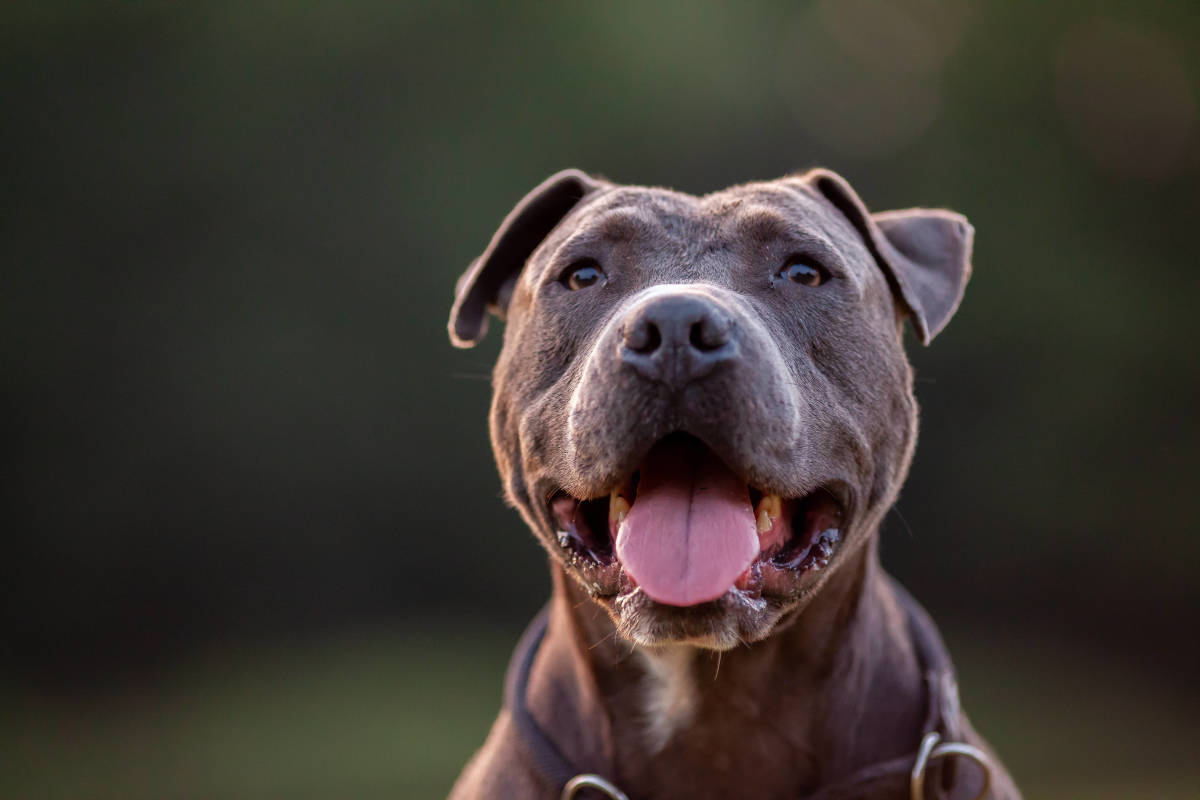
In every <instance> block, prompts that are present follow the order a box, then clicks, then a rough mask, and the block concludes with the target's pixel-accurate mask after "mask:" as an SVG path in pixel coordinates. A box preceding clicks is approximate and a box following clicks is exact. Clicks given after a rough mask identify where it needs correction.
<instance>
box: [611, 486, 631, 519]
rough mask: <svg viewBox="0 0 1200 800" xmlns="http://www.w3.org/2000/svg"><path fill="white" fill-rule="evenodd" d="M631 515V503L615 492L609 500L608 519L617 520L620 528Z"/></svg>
mask: <svg viewBox="0 0 1200 800" xmlns="http://www.w3.org/2000/svg"><path fill="white" fill-rule="evenodd" d="M628 515H629V502H628V501H627V500H626V499H625V498H624V497H621V495H619V494H617V493H616V492H613V493H612V494H611V495H609V498H608V518H609V519H610V520H614V519H615V520H616V521H617V525H618V526H620V525H621V523H622V522H624V521H625V517H626V516H628Z"/></svg>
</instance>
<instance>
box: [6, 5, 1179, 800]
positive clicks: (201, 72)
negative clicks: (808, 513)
mask: <svg viewBox="0 0 1200 800" xmlns="http://www.w3.org/2000/svg"><path fill="white" fill-rule="evenodd" d="M0 65H2V67H0V90H2V93H0V97H3V109H4V117H5V122H4V124H3V125H2V126H0V163H2V165H3V172H2V174H3V180H2V181H0V258H2V263H3V265H4V266H3V270H2V271H0V358H2V359H3V362H2V365H3V374H4V392H3V395H2V396H0V400H2V402H3V404H4V412H5V413H4V414H3V415H0V425H2V426H3V428H2V435H3V439H2V442H3V449H2V452H3V461H2V462H0V468H2V470H3V472H2V474H3V480H2V481H0V493H2V494H3V500H4V511H5V518H6V522H5V524H4V528H5V529H6V533H5V536H4V549H3V555H2V556H0V624H2V626H3V627H2V629H0V631H2V635H0V796H4V797H13V798H51V797H53V798H58V797H61V798H80V797H120V798H161V797H246V798H250V797H275V796H278V797H284V796H286V797H330V796H361V797H436V796H440V795H443V794H444V793H445V792H446V790H447V789H448V788H449V786H450V783H451V781H452V780H453V778H454V776H455V775H456V773H457V770H458V768H459V767H460V766H461V764H462V763H463V762H464V761H465V760H466V758H467V757H468V755H469V754H470V753H471V752H472V750H473V749H474V748H475V747H477V746H478V745H479V744H480V743H481V742H482V739H483V736H484V733H485V731H486V729H487V726H488V723H489V721H490V720H491V718H492V717H493V715H494V714H495V712H496V710H497V708H498V705H499V700H500V683H501V673H502V670H503V665H504V663H505V660H506V658H507V655H508V651H509V649H510V647H511V646H512V644H513V642H514V641H515V638H516V636H517V635H518V633H519V631H520V629H521V628H522V627H523V625H524V622H525V621H526V620H527V619H528V618H529V616H531V615H532V613H533V612H534V611H535V610H536V608H537V607H538V606H539V604H540V603H541V602H542V600H543V598H544V597H545V595H546V593H547V591H548V580H547V577H546V568H545V563H544V558H543V555H542V553H541V551H540V550H539V549H538V547H537V545H536V544H535V543H534V542H533V539H532V537H531V536H530V535H529V533H528V532H527V531H526V530H525V529H524V528H523V525H522V524H521V522H520V520H519V519H518V518H517V516H516V515H515V514H514V513H512V512H510V511H508V510H507V509H505V508H504V506H503V503H502V502H501V500H500V498H499V482H498V480H497V479H496V477H495V474H494V469H493V466H492V462H491V455H490V451H489V448H488V445H487V441H486V423H485V416H486V409H487V404H488V393H489V386H488V380H487V377H488V373H489V370H490V365H491V362H492V360H493V358H494V356H495V353H496V351H497V346H498V339H499V338H500V337H498V336H496V335H493V336H492V337H491V338H489V340H487V341H486V342H485V343H484V345H483V346H481V347H480V348H478V349H476V350H474V351H467V352H459V351H454V350H452V349H451V347H450V345H449V344H448V342H447V340H446V336H445V332H444V324H445V316H446V313H447V310H448V307H449V302H450V299H451V291H452V287H453V285H454V280H455V278H456V277H457V276H458V274H459V272H460V271H461V270H462V269H464V268H465V266H466V265H467V263H468V262H469V261H470V259H471V258H473V257H474V256H475V255H477V254H478V252H479V251H480V250H482V248H483V246H484V245H485V244H486V242H487V240H488V238H489V236H490V235H491V233H492V231H493V230H494V228H495V226H496V224H497V223H498V222H499V220H500V219H501V218H502V217H503V216H504V214H505V213H506V212H507V210H508V209H509V208H510V207H511V206H512V204H513V203H514V202H516V200H517V199H519V197H520V196H521V195H522V194H523V193H524V192H525V191H526V190H527V189H529V188H530V187H532V186H533V185H535V184H536V183H537V182H538V181H540V180H541V179H542V178H543V177H545V176H546V175H548V174H550V173H552V172H554V171H555V170H558V169H560V168H563V167H566V166H577V167H581V168H584V169H587V170H591V171H595V172H597V173H601V174H604V175H606V176H608V177H610V178H612V179H614V180H618V181H623V182H631V183H648V184H662V185H669V186H673V187H675V188H678V189H682V190H686V191H692V192H706V191H711V190H715V189H719V188H722V187H724V186H726V185H729V184H731V183H734V182H740V181H744V180H749V179H757V178H771V177H775V176H778V175H781V174H783V173H786V172H789V171H793V170H798V169H802V168H805V167H809V166H815V165H823V166H829V167H832V168H834V169H836V170H838V171H840V172H842V174H844V175H845V176H846V177H847V178H849V179H850V180H851V182H852V183H853V184H854V185H855V187H856V188H857V189H858V191H859V193H860V194H861V195H862V196H863V198H864V199H865V200H866V202H867V203H868V204H870V205H871V206H872V207H873V208H875V209H877V210H883V209H887V208H897V207H904V206H909V205H934V206H947V207H950V208H954V209H956V210H959V211H962V212H964V213H966V214H967V215H968V216H969V217H970V219H971V220H972V222H973V223H974V225H975V227H976V229H977V231H978V235H977V241H976V255H975V277H974V278H973V280H972V283H971V285H970V287H969V288H968V292H967V297H966V300H965V302H964V304H963V306H962V309H961V311H960V312H959V315H958V317H957V318H956V319H955V320H954V321H953V322H952V324H951V325H950V326H949V328H948V329H947V331H946V332H945V333H944V334H942V336H941V337H940V338H939V339H938V340H937V341H936V342H935V343H934V344H933V346H932V347H930V348H928V349H922V348H920V347H919V346H917V345H916V344H915V343H912V344H911V346H910V351H911V353H912V357H913V359H914V361H915V363H916V366H917V375H918V377H917V381H918V383H917V393H918V396H919V399H920V401H921V404H922V408H923V432H922V438H921V443H920V445H919V447H918V452H917V458H916V462H915V465H914V468H913V472H912V476H911V478H910V480H909V483H908V485H907V488H906V490H905V492H904V494H903V496H902V498H901V500H900V503H899V507H898V510H897V511H896V512H895V513H894V514H892V515H890V516H889V520H888V522H887V525H886V528H885V530H884V532H883V557H884V561H885V564H886V565H887V566H888V568H889V569H890V570H892V571H893V572H894V573H895V574H897V575H898V576H899V577H900V579H901V580H902V581H903V582H904V583H905V584H907V585H908V586H909V587H910V588H911V589H912V590H913V591H914V593H915V594H916V595H917V596H918V597H920V598H921V599H922V600H923V601H924V602H925V603H926V605H927V606H928V607H929V608H930V610H931V611H932V612H933V614H934V616H935V617H936V618H937V619H938V620H939V621H940V623H941V625H942V627H943V630H944V632H945V635H946V638H947V639H948V640H949V642H950V644H951V648H952V651H953V652H954V654H955V656H956V658H957V660H958V662H959V666H960V671H961V673H962V674H961V680H962V684H963V692H964V696H965V702H966V705H967V708H968V709H969V710H970V711H971V713H972V716H973V718H974V720H975V722H976V723H977V725H978V727H980V729H981V730H982V731H984V733H985V734H987V735H988V736H989V737H990V738H991V739H992V741H993V743H994V744H995V745H996V747H997V748H998V749H999V751H1000V752H1001V754H1002V755H1003V756H1005V758H1006V760H1007V761H1008V763H1009V766H1010V767H1011V769H1012V771H1013V773H1014V774H1015V775H1016V777H1017V779H1018V781H1019V782H1021V783H1022V784H1023V785H1024V787H1025V789H1026V792H1027V796H1029V797H1079V798H1106V797H1133V798H1150V797H1153V798H1166V797H1189V798H1195V797H1198V796H1200V763H1198V762H1197V758H1196V754H1197V753H1198V752H1200V727H1198V722H1197V720H1200V690H1198V689H1197V686H1196V681H1195V678H1196V675H1197V674H1198V671H1200V646H1198V645H1197V637H1196V634H1195V631H1194V627H1195V624H1196V620H1197V618H1198V616H1200V615H1198V612H1200V593H1198V591H1197V588H1196V579H1195V577H1194V576H1195V570H1196V568H1197V567H1198V566H1200V526H1198V525H1197V522H1196V517H1195V513H1194V510H1193V509H1194V503H1195V498H1196V491H1195V485H1196V482H1197V479H1200V425H1198V423H1197V411H1196V409H1197V405H1198V403H1200V375H1198V372H1197V363H1196V361H1197V359H1196V353H1197V342H1198V341H1200V308H1198V304H1197V299H1198V298H1200V292H1198V289H1200V269H1198V268H1197V267H1198V266H1200V265H1198V264H1197V259H1196V255H1195V250H1194V248H1195V241H1196V239H1195V227H1196V224H1197V217H1198V212H1200V138H1198V132H1197V131H1198V127H1197V100H1198V98H1200V6H1198V5H1197V4H1196V3H1195V2H1190V1H1189V2H1178V3H1166V2H1146V1H1145V0H1140V1H1139V2H1108V3H1092V4H1086V3H1073V2H1071V3H1068V2H1045V1H1044V0H1042V1H1037V2H1035V1H1034V0H1005V1H1004V2H1001V0H992V1H991V2H946V3H936V2H927V1H926V0H891V1H890V2H889V1H888V0H827V1H826V2H818V3H814V4H806V3H763V2H738V3H733V2H726V3H706V4H699V3H683V2H669V3H635V2H629V1H627V0H623V1H619V2H618V1H613V2H606V3H596V4H582V3H569V4H568V3H562V4H537V3H509V4H504V5H503V6H499V5H483V4H480V5H467V4H457V3H432V2H402V3H382V2H346V3H324V4H316V3H307V2H296V3H279V2H265V0H252V1H243V2H227V3H219V2H195V3H190V4H169V3H101V2H91V3H68V2H40V3H28V2H9V3H6V4H4V6H3V9H0Z"/></svg>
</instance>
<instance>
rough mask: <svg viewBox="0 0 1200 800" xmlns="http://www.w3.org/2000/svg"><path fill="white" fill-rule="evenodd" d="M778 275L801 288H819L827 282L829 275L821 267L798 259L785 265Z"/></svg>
mask: <svg viewBox="0 0 1200 800" xmlns="http://www.w3.org/2000/svg"><path fill="white" fill-rule="evenodd" d="M779 275H780V277H783V278H787V279H788V280H789V281H791V282H792V283H799V284H800V285H802V286H820V285H821V284H822V283H824V282H825V281H827V280H829V273H828V272H826V271H825V269H824V268H823V267H820V266H818V265H816V264H811V263H809V262H807V261H802V260H799V259H796V260H792V261H789V262H788V263H787V264H785V265H784V267H783V269H782V270H781V271H780V273H779Z"/></svg>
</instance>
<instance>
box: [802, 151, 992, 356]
mask: <svg viewBox="0 0 1200 800" xmlns="http://www.w3.org/2000/svg"><path fill="white" fill-rule="evenodd" d="M804 179H805V180H807V181H808V182H809V183H810V185H811V186H813V187H815V188H816V189H817V191H818V192H820V193H821V195H823V196H824V197H825V198H826V199H827V200H829V202H831V203H833V205H834V206H836V207H837V208H838V210H839V211H841V212H842V213H843V214H845V215H846V217H847V218H848V219H849V220H850V222H851V223H853V224H854V227H855V228H857V229H858V232H859V234H860V235H861V236H862V237H863V239H864V240H865V241H866V243H867V247H868V248H869V249H870V250H871V254H872V255H873V256H875V260H876V261H877V262H879V266H880V267H881V268H882V269H883V271H884V273H885V274H886V275H887V276H888V279H889V283H891V285H892V290H893V291H894V292H895V293H896V294H897V295H898V296H899V298H900V300H901V301H902V302H903V303H904V305H905V306H906V307H907V309H908V311H909V313H910V314H911V316H912V321H913V327H915V328H916V330H917V334H918V335H919V336H920V337H921V342H922V343H923V344H929V342H930V341H931V340H932V339H933V337H934V336H936V335H937V334H938V333H939V332H940V331H941V330H942V328H944V327H946V323H947V322H949V321H950V317H952V316H953V315H954V312H955V310H956V309H957V308H958V304H959V302H960V301H961V300H962V296H963V290H964V289H965V288H966V286H967V279H968V278H969V277H970V276H971V245H972V243H973V240H974V237H975V229H974V228H972V227H971V224H970V223H969V222H967V218H966V217H964V216H962V215H961V214H956V213H954V212H953V211H944V210H940V209H927V208H910V209H906V210H904V211H886V212H883V213H880V214H872V213H870V212H869V211H867V207H866V206H865V205H864V204H863V201H862V200H860V199H859V197H858V195H857V194H855V193H854V190H853V189H851V188H850V184H849V183H847V182H846V180H845V179H844V178H842V176H840V175H838V174H837V173H834V172H830V171H828V170H823V169H818V170H813V171H812V172H809V173H807V174H805V175H804Z"/></svg>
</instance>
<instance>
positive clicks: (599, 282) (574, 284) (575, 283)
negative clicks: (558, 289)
mask: <svg viewBox="0 0 1200 800" xmlns="http://www.w3.org/2000/svg"><path fill="white" fill-rule="evenodd" d="M604 283H605V277H604V272H603V270H601V269H600V267H598V266H597V265H596V264H591V263H584V264H575V265H574V266H571V267H568V268H567V271H566V272H565V273H564V275H563V284H564V285H565V286H566V287H567V288H568V289H570V290H571V291H573V292H577V291H579V290H580V289H586V288H588V287H589V286H603V285H604Z"/></svg>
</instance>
